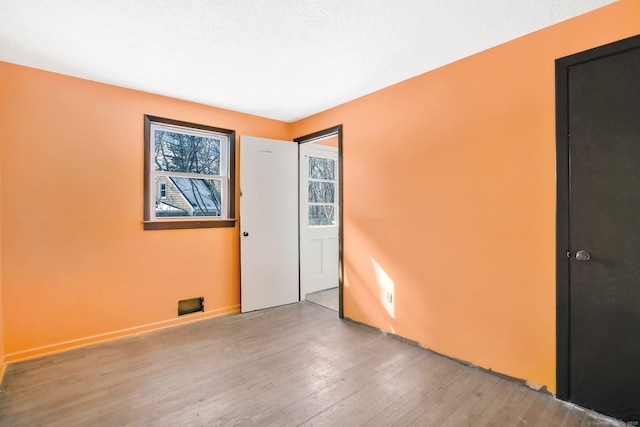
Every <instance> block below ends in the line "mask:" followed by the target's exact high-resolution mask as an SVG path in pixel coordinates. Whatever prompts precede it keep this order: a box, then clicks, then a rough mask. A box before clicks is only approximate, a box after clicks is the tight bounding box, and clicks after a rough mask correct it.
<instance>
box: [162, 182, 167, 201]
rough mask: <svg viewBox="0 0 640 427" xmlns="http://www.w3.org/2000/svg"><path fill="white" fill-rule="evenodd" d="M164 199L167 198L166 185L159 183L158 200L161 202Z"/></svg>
mask: <svg viewBox="0 0 640 427" xmlns="http://www.w3.org/2000/svg"><path fill="white" fill-rule="evenodd" d="M163 192H164V195H162V193H163ZM166 198H167V183H166V182H161V183H160V200H163V199H166Z"/></svg>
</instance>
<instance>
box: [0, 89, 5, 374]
mask: <svg viewBox="0 0 640 427" xmlns="http://www.w3.org/2000/svg"><path fill="white" fill-rule="evenodd" d="M5 87H6V82H5V81H4V80H2V79H1V78H0V384H2V378H3V376H4V371H5V368H6V365H5V361H4V324H3V319H4V306H3V304H2V301H3V298H2V239H1V236H2V204H3V202H2V147H3V145H4V143H3V142H4V139H3V133H2V129H4V128H5V126H6V125H5V121H4V111H5V102H4V98H5V97H4V93H5Z"/></svg>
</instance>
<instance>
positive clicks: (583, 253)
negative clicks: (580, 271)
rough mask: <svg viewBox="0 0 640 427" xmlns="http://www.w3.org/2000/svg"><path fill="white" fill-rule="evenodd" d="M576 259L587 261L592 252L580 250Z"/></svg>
mask: <svg viewBox="0 0 640 427" xmlns="http://www.w3.org/2000/svg"><path fill="white" fill-rule="evenodd" d="M576 259H577V260H578V261H580V262H586V261H589V260H590V259H591V254H589V252H587V251H578V252H576Z"/></svg>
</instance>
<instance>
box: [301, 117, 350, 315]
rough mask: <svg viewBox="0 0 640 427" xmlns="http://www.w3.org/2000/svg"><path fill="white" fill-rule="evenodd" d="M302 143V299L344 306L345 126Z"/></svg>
mask: <svg viewBox="0 0 640 427" xmlns="http://www.w3.org/2000/svg"><path fill="white" fill-rule="evenodd" d="M294 141H295V142H296V143H298V144H299V148H300V149H299V150H298V152H299V156H298V159H299V168H298V170H299V182H300V184H299V191H300V193H299V212H300V214H299V221H298V224H299V239H300V243H299V259H300V280H299V286H300V291H299V292H300V300H301V301H303V300H307V301H310V302H313V303H316V304H319V305H322V306H324V307H327V308H330V309H332V310H335V311H337V312H338V316H339V317H340V318H341V319H342V318H344V310H343V263H342V254H343V213H342V203H343V197H342V125H338V126H334V127H331V128H328V129H324V130H321V131H318V132H314V133H312V134H309V135H305V136H302V137H299V138H295V139H294Z"/></svg>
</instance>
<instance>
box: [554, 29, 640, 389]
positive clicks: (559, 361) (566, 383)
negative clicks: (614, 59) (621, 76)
mask: <svg viewBox="0 0 640 427" xmlns="http://www.w3.org/2000/svg"><path fill="white" fill-rule="evenodd" d="M638 47H640V35H637V36H634V37H630V38H627V39H624V40H620V41H617V42H613V43H610V44H607V45H604V46H600V47H596V48H594V49H590V50H587V51H584V52H580V53H576V54H573V55H570V56H566V57H564V58H560V59H557V60H556V393H557V396H558V398H560V399H562V400H571V389H570V369H571V366H570V363H569V356H570V346H569V344H570V343H569V340H570V325H569V321H570V317H569V314H570V308H571V307H570V304H571V301H570V295H569V291H570V283H571V282H570V280H571V277H570V269H569V265H570V264H569V262H570V259H571V256H572V255H573V254H572V253H571V252H570V251H571V246H570V241H569V232H570V230H571V225H570V222H569V218H570V212H571V188H570V184H571V183H570V180H569V172H570V167H571V164H570V161H571V159H570V154H571V143H570V141H569V97H568V80H569V68H570V67H572V66H575V65H578V64H582V63H585V62H590V61H594V60H596V59H600V58H604V57H607V56H611V55H615V54H619V53H622V52H625V51H628V50H632V49H637V48H638Z"/></svg>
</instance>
